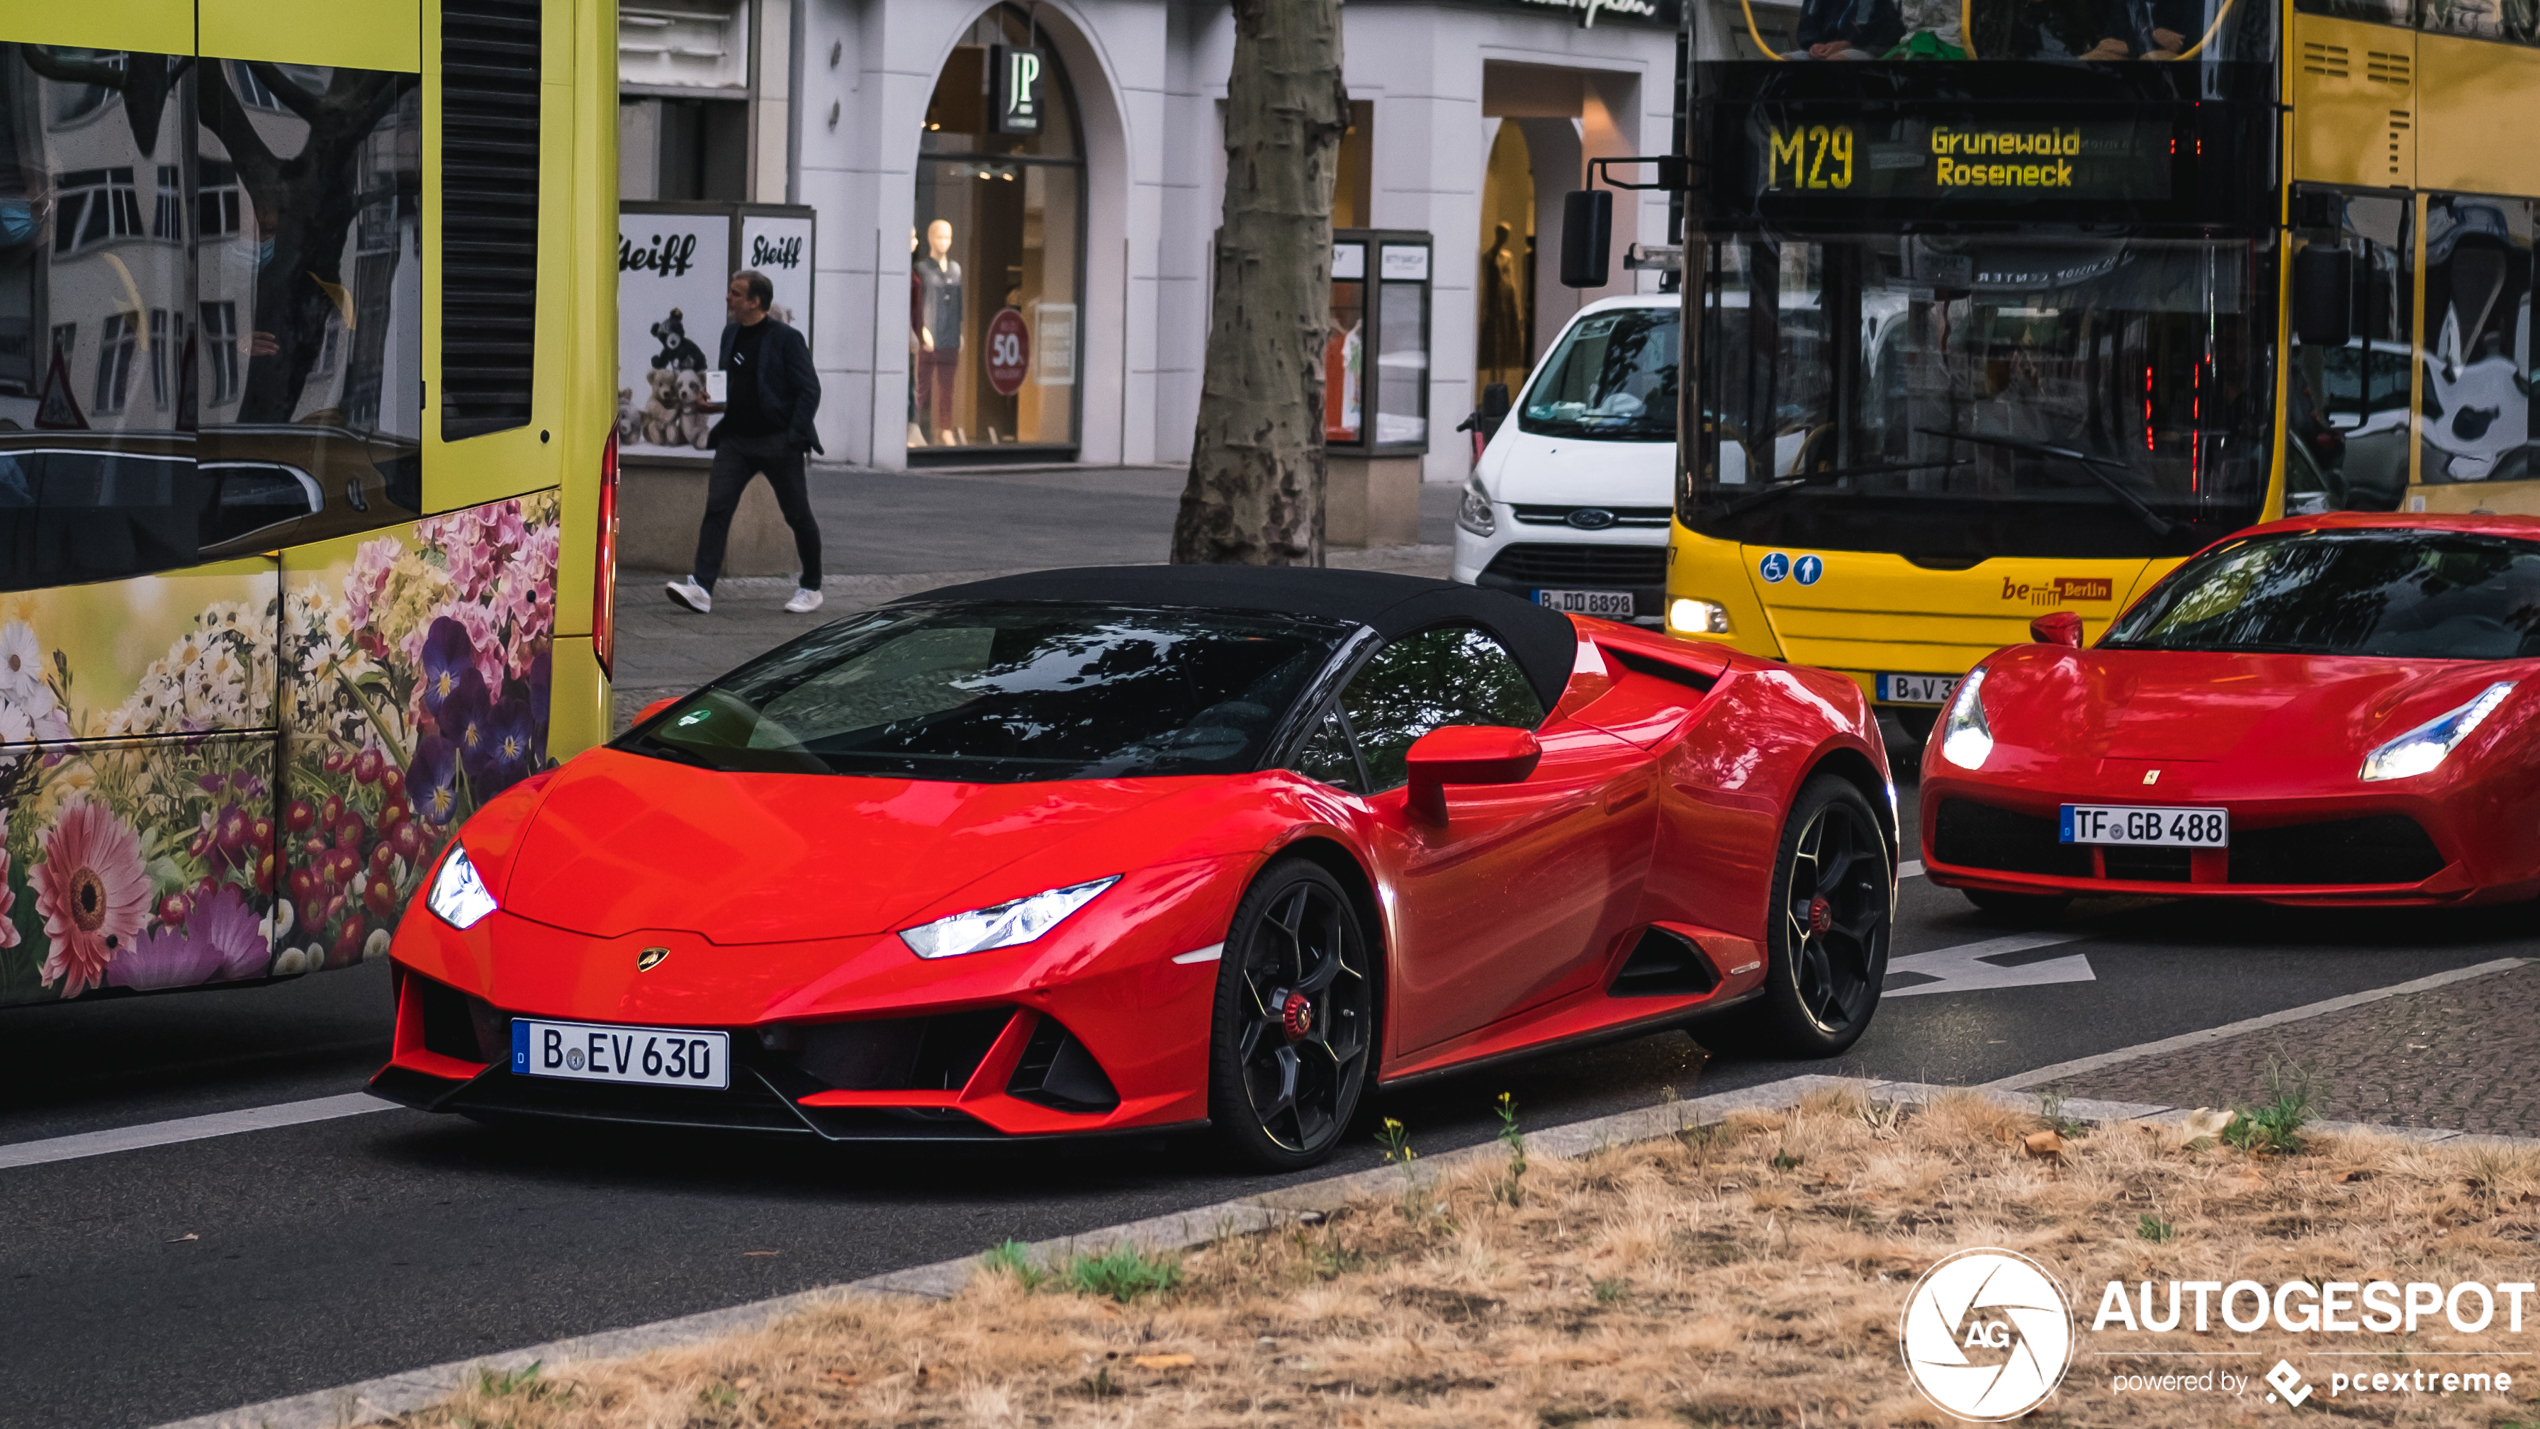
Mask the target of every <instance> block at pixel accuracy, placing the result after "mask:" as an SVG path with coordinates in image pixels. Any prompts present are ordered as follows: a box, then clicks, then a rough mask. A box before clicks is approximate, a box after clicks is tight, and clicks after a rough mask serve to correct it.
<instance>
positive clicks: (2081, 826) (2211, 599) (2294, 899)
mask: <svg viewBox="0 0 2540 1429" xmlns="http://www.w3.org/2000/svg"><path fill="white" fill-rule="evenodd" d="M2036 626H2037V629H2038V635H2039V639H2040V642H2041V643H2038V644H2034V645H2023V646H2013V647H2011V648H2009V649H2006V650H2002V651H1999V652H1997V653H1995V654H1993V655H1990V656H1988V657H1986V658H1985V660H1984V661H1983V662H1982V663H1981V664H1979V665H1978V666H1977V667H1976V668H1975V669H1974V670H1973V671H1972V672H1970V673H1969V674H1968V676H1967V678H1966V679H1965V680H1964V681H1963V682H1962V683H1960V685H1959V686H1958V689H1957V691H1956V693H1955V695H1954V697H1953V699H1952V701H1951V703H1950V704H1949V706H1948V708H1947V709H1946V710H1945V711H1944V713H1943V714H1942V716H1941V719H1940V721H1939V722H1938V723H1937V724H1936V725H1935V726H1934V727H1933V730H1932V735H1931V742H1930V745H1929V747H1928V748H1927V750H1926V751H1925V753H1924V755H1923V777H1922V818H1923V847H1924V850H1925V853H1924V864H1925V868H1926V869H1927V871H1928V872H1929V874H1930V876H1931V878H1932V879H1933V881H1935V882H1938V883H1942V884H1947V885H1950V886H1952V887H1956V888H1959V889H1961V890H1963V891H1964V892H1965V893H1966V895H1967V896H1968V897H1969V898H1970V899H1972V900H1974V901H1975V902H1976V904H1977V905H1978V906H1980V907H1986V908H1991V909H1994V910H1997V911H2003V912H2015V913H2023V914H2030V915H2037V914H2049V913H2052V912H2054V911H2055V910H2057V909H2058V908H2060V907H2061V905H2062V904H2063V903H2064V902H2065V901H2067V900H2069V899H2070V898H2071V897H2072V896H2073V895H2075V894H2081V893H2108V894H2134V895H2141V894H2156V895H2163V896H2179V895H2189V896H2222V897H2235V898H2259V899H2266V900H2269V901H2271V902H2278V903H2452V902H2473V901H2495V900H2503V899H2514V898H2528V897H2531V896H2532V895H2533V894H2535V893H2540V739H2536V738H2535V737H2534V728H2533V724H2534V718H2535V712H2540V700H2535V698H2534V697H2535V695H2540V689H2534V690H2525V689H2522V688H2521V687H2522V686H2523V685H2525V684H2529V683H2532V682H2533V676H2534V675H2535V674H2536V673H2540V521H2534V520H2530V519H2527V518H2523V517H2505V516H2437V515H2400V516H2376V515H2358V514H2351V513H2341V514H2335V515H2325V516H2306V517H2300V518H2296V519H2294V520H2289V521H2279V522H2275V523H2273V524H2271V525H2266V526H2259V527H2255V528H2253V529H2251V530H2249V531H2245V532H2243V533H2241V534H2239V535H2237V536H2233V537H2231V538H2230V539H2228V540H2225V541H2221V542H2218V543H2216V544H2215V545H2213V546H2210V547H2207V548H2206V549H2205V550H2203V551H2201V552H2199V553H2197V554H2196V555H2195V556H2192V557H2190V558H2189V559H2188V560H2187V561H2186V562H2184V563H2183V564H2181V565H2180V566H2179V567H2178V569H2177V570H2175V571H2173V572H2171V573H2170V574H2169V575H2168V576H2167V577H2166V578H2164V579H2163V580H2162V581H2160V582H2159V583H2158V584H2157V585H2155V586H2153V587H2152V589H2151V590H2150V591H2148V592H2147V593H2145V595H2144V596H2143V598H2142V599H2141V600H2139V601H2136V602H2135V603H2134V605H2133V606H2131V607H2130V608H2129V609H2127V611H2126V612H2125V613H2124V614H2123V615H2120V616H2119V617H2117V619H2116V621H2115V622H2114V623H2113V624H2111V625H2110V626H2109V627H2108V630H2107V633H2106V634H2105V635H2104V636H2102V637H2101V639H2100V641H2099V643H2098V644H2097V645H2096V646H2094V647H2092V648H2090V649H2082V648H2079V638H2080V624H2079V622H2078V621H2077V620H2076V619H2074V618H2073V617H2071V616H2069V615H2064V616H2060V617H2059V616H2042V617H2040V618H2039V619H2038V621H2037V622H2036Z"/></svg>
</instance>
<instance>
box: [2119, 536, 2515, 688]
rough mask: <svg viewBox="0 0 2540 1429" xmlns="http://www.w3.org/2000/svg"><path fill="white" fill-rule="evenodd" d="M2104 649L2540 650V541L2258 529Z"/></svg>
mask: <svg viewBox="0 0 2540 1429" xmlns="http://www.w3.org/2000/svg"><path fill="white" fill-rule="evenodd" d="M2099 648H2100V649H2102V650H2247V651H2286V652H2293V653H2299V654H2308V655H2395V656H2403V657H2407V658H2411V659H2423V660H2512V659H2521V658H2527V657H2530V656H2534V655H2540V545H2533V544H2530V543H2528V542H2523V541H2508V540H2505V539H2503V538H2501V537H2494V536H2473V535H2466V534H2463V533H2460V532H2453V531H2405V530H2400V531H2302V532H2293V533H2289V534H2286V535H2281V536H2262V537H2254V538H2252V539H2250V540H2246V541H2237V542H2234V543H2233V544H2231V545H2229V546H2225V547H2223V548H2222V549H2220V550H2217V551H2213V552H2211V553H2209V554H2206V555H2203V556H2199V557H2197V558H2196V559H2195V560H2192V561H2189V562H2188V563H2187V564H2185V565H2183V566H2180V567H2179V568H2178V569H2177V570H2176V571H2174V572H2172V573H2171V574H2170V577H2169V578H2168V579H2167V580H2164V581H2162V582H2161V583H2160V584H2159V585H2157V586H2154V587H2153V588H2152V593H2151V594H2150V595H2147V596H2145V597H2144V598H2143V601H2142V603H2141V604H2139V605H2137V606H2135V607H2134V608H2133V609H2132V610H2130V611H2127V612H2126V613H2125V615H2124V616H2123V617H2122V618H2121V619H2119V620H2118V621H2117V623H2116V625H2115V626H2114V627H2113V628H2111V629H2110V630H2109V632H2108V634H2107V636H2106V638H2105V639H2102V640H2101V641H2100V642H2099Z"/></svg>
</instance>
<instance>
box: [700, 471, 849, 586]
mask: <svg viewBox="0 0 2540 1429" xmlns="http://www.w3.org/2000/svg"><path fill="white" fill-rule="evenodd" d="M760 472H765V473H767V484H768V485H769V486H771V487H773V488H775V491H776V507H777V509H778V510H780V511H782V512H784V513H785V524H786V525H788V526H791V527H793V528H794V555H795V556H796V558H797V559H799V560H800V561H801V562H802V565H803V575H802V588H803V589H805V590H818V589H820V527H819V525H818V524H817V523H816V522H814V521H813V520H812V519H811V496H810V493H809V492H808V491H807V490H805V488H804V486H803V452H802V448H800V447H798V446H795V445H794V444H793V443H792V442H791V441H788V440H787V439H786V438H785V437H783V436H781V435H780V436H772V437H736V436H729V435H727V436H725V437H723V438H722V439H721V440H720V441H718V442H716V444H715V448H714V470H713V471H712V472H711V473H709V474H708V475H707V477H706V522H705V525H704V526H702V527H700V528H698V531H697V560H696V563H695V564H694V565H692V566H690V567H689V568H688V573H689V575H690V576H692V577H694V578H695V580H696V582H697V584H699V585H701V586H704V587H705V588H706V589H707V590H713V589H714V582H715V578H716V577H718V576H720V575H722V574H723V545H724V542H726V541H727V540H729V539H731V536H732V513H733V512H734V511H737V510H739V509H740V506H741V493H742V492H743V491H745V490H747V489H748V488H749V484H750V478H751V477H754V476H756V475H758V474H759V473H760Z"/></svg>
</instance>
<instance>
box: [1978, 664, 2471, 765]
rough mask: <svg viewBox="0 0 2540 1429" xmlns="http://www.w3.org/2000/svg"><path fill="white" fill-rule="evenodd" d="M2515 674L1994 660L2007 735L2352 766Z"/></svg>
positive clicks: (1987, 690)
mask: <svg viewBox="0 0 2540 1429" xmlns="http://www.w3.org/2000/svg"><path fill="white" fill-rule="evenodd" d="M2517 673H2518V670H2517V669H2513V668H2507V667H2502V666H2498V665H2494V664H2489V663H2486V662H2481V661H2463V660H2392V659H2380V658H2371V657H2363V656H2326V655H2251V654H2227V653H2222V652H2205V651H2166V650H2090V651H2075V650H2066V649H2063V648H2060V647H2054V646H2046V645H2028V646H2017V647H2014V648H2012V649H2009V650H2005V651H2003V652H2002V653H2001V654H1999V655H1997V656H1995V657H1994V658H1993V659H1991V660H1989V661H1987V662H1986V665H1985V677H1984V692H1983V699H1984V707H1985V717H1986V719H1987V721H1988V722H1989V723H1990V724H1991V726H1992V729H1993V737H1994V739H1995V740H1996V741H1998V742H2000V743H2002V744H2006V745H2014V746H2024V747H2027V748H2030V749H2034V750H2037V751H2039V752H2041V753H2050V754H2053V755H2059V756H2062V757H2064V758H2083V759H2113V760H2152V761H2161V760H2175V761H2182V762H2209V761H2220V760H2233V761H2239V762H2244V763H2275V764H2281V763H2293V762H2304V761H2309V760H2314V759H2318V760H2326V761H2328V762H2330V763H2332V764H2336V765H2341V766H2342V765H2347V764H2351V763H2354V762H2355V761H2357V760H2360V759H2361V758H2362V756H2363V754H2364V752H2365V751H2367V750H2369V749H2371V748H2372V747H2373V746H2375V745H2378V744H2380V743H2381V742H2383V741H2385V740H2387V739H2390V738H2391V737H2393V736H2395V735H2398V734H2400V733H2402V732H2404V731H2406V730H2409V729H2412V728H2414V727H2416V726H2417V725H2419V724H2422V723H2424V722H2425V721H2427V720H2430V719H2432V718H2434V717H2435V716H2437V715H2439V714H2442V713H2443V712H2445V711H2446V710H2450V709H2453V708H2455V707H2457V706H2459V705H2462V704H2465V703H2467V702H2468V701H2469V700H2471V699H2472V698H2474V697H2476V695H2477V694H2478V692H2479V691H2480V690H2483V689H2485V688H2486V687H2487V686H2488V685H2489V684H2491V683H2493V682H2494V681H2496V680H2498V679H2512V678H2515V676H2516V674H2517Z"/></svg>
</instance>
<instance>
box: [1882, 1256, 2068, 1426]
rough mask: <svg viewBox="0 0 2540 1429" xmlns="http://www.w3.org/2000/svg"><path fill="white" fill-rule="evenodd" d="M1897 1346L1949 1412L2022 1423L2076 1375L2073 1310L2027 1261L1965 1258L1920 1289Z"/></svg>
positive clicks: (1934, 1273) (1933, 1272) (1938, 1270)
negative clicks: (2065, 1380) (2070, 1373)
mask: <svg viewBox="0 0 2540 1429" xmlns="http://www.w3.org/2000/svg"><path fill="white" fill-rule="evenodd" d="M1897 1338H1898V1341H1899V1343H1900V1346H1901V1348H1902V1350H1903V1353H1904V1356H1905V1372H1906V1373H1907V1374H1908V1375H1911V1376H1912V1377H1913V1380H1914V1388H1916V1389H1918V1390H1920V1391H1922V1394H1923V1397H1924V1398H1926V1399H1928V1400H1930V1401H1931V1402H1932V1403H1933V1404H1934V1405H1936V1406H1937V1407H1939V1408H1940V1410H1941V1411H1942V1412H1944V1413H1947V1414H1950V1415H1953V1416H1955V1417H1957V1418H1960V1419H1966V1420H1973V1421H1976V1422H1979V1423H1990V1422H1994V1421H1997V1420H2004V1419H2017V1418H2019V1417H2020V1416H2021V1415H2023V1414H2026V1413H2028V1412H2029V1411H2030V1410H2031V1409H2034V1408H2036V1407H2037V1405H2038V1404H2039V1403H2040V1402H2041V1401H2043V1400H2044V1399H2045V1398H2046V1396H2048V1395H2050V1394H2052V1393H2054V1392H2055V1386H2056V1385H2058V1384H2060V1383H2062V1382H2063V1378H2064V1371H2065V1370H2067V1369H2069V1368H2071V1367H2072V1361H2073V1311H2072V1303H2071V1302H2070V1301H2068V1300H2066V1299H2065V1298H2064V1290H2063V1287H2062V1286H2060V1285H2057V1284H2056V1283H2055V1277H2053V1276H2052V1275H2049V1274H2047V1273H2046V1268H2045V1267H2044V1266H2042V1265H2039V1264H2038V1263H2037V1262H2036V1261H2034V1260H2031V1259H2029V1258H2028V1257H2027V1256H2025V1255H2021V1254H2018V1253H2017V1252H2015V1251H2008V1250H1992V1249H1977V1250H1962V1251H1959V1252H1958V1253H1957V1254H1955V1255H1951V1256H1948V1257H1946V1258H1945V1259H1943V1260H1941V1261H1940V1262H1939V1263H1938V1264H1936V1265H1934V1266H1933V1267H1932V1268H1931V1269H1929V1270H1926V1271H1924V1272H1923V1276H1922V1278H1921V1279H1920V1280H1917V1281H1915V1282H1914V1289H1913V1292H1912V1293H1911V1294H1909V1295H1907V1296H1906V1297H1905V1314H1904V1318H1903V1320H1902V1322H1901V1324H1900V1325H1899V1328H1898V1332H1897Z"/></svg>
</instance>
